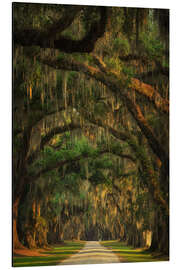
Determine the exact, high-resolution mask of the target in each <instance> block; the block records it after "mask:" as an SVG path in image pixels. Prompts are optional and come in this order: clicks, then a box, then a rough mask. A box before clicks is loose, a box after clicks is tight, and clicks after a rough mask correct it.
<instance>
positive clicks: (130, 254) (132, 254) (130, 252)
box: [101, 241, 169, 262]
mask: <svg viewBox="0 0 180 270" xmlns="http://www.w3.org/2000/svg"><path fill="white" fill-rule="evenodd" d="M101 244H102V245H103V246H105V247H107V248H109V249H111V250H112V251H113V252H114V253H115V254H116V255H117V256H118V257H119V258H120V259H121V261H122V262H157V261H168V260H169V258H168V257H165V256H160V255H159V256H158V255H157V254H152V253H150V252H148V251H147V250H144V249H135V248H133V247H131V246H127V245H126V244H125V243H122V242H119V241H102V242H101Z"/></svg>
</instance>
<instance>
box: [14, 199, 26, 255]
mask: <svg viewBox="0 0 180 270" xmlns="http://www.w3.org/2000/svg"><path fill="white" fill-rule="evenodd" d="M19 201H20V196H18V197H17V198H16V199H15V200H14V203H13V250H14V249H24V248H25V247H24V246H23V245H22V244H21V242H20V241H19V236H18V231H17V220H18V206H19Z"/></svg>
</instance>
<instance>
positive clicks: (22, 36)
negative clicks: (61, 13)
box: [13, 7, 107, 53]
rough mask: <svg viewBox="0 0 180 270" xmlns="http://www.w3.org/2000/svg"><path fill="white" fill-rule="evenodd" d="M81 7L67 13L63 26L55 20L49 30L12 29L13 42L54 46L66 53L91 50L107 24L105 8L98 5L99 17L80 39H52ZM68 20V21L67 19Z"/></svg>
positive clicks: (47, 46) (24, 44)
mask: <svg viewBox="0 0 180 270" xmlns="http://www.w3.org/2000/svg"><path fill="white" fill-rule="evenodd" d="M81 8H82V7H78V8H77V7H76V8H75V9H74V12H72V14H69V10H68V9H67V12H68V16H66V17H67V18H66V19H65V21H66V23H63V27H62V26H61V27H59V25H60V24H61V21H60V22H57V23H56V24H55V25H54V26H52V27H50V31H49V30H48V31H39V30H32V29H27V30H21V31H20V30H16V29H14V34H13V40H14V43H15V44H19V45H21V46H39V47H40V48H54V49H59V50H61V51H63V52H66V53H73V52H80V53H85V52H92V51H93V49H94V46H95V43H96V41H97V40H98V39H99V38H100V37H102V36H103V34H104V32H105V29H106V24H107V8H106V7H99V12H100V19H99V21H98V22H95V23H92V25H91V27H90V30H89V32H88V33H87V34H86V35H85V36H84V37H83V38H82V39H81V40H73V39H71V38H68V37H65V36H62V35H61V36H60V37H59V38H58V39H54V38H53V37H54V35H55V34H56V33H57V32H58V33H59V34H60V33H61V32H62V31H63V30H64V29H66V28H67V26H69V24H70V23H71V22H72V21H73V20H74V18H75V15H76V14H77V12H79V10H80V9H81ZM67 20H68V21H67ZM58 29H59V31H58ZM52 38H53V39H52Z"/></svg>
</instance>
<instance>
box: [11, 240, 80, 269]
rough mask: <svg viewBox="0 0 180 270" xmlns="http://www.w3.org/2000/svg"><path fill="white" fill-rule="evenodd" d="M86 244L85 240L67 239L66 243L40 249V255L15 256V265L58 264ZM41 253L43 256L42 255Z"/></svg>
mask: <svg viewBox="0 0 180 270" xmlns="http://www.w3.org/2000/svg"><path fill="white" fill-rule="evenodd" d="M84 244H85V242H84V241H73V242H72V241H65V242H64V244H61V245H56V246H53V247H51V248H50V249H48V250H44V251H42V250H41V251H39V254H40V256H36V257H33V256H28V255H27V256H20V257H19V256H14V257H13V266H15V267H21V266H49V265H57V264H59V263H60V262H62V261H63V260H65V259H67V258H68V257H70V256H71V255H73V254H75V253H77V252H78V251H79V250H81V249H82V248H83V246H84ZM36 251H38V250H36ZM41 254H42V255H43V256H41Z"/></svg>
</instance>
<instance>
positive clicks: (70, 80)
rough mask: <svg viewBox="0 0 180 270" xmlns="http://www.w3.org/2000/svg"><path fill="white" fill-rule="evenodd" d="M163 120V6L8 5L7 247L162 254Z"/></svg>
mask: <svg viewBox="0 0 180 270" xmlns="http://www.w3.org/2000/svg"><path fill="white" fill-rule="evenodd" d="M168 125H169V11H168V10H166V9H145V8H126V7H98V6H79V5H77V6H73V5H55V4H53V5H52V4H30V3H13V187H14V190H13V236H14V248H19V247H22V246H27V247H29V248H33V247H35V246H39V247H40V246H43V245H48V243H54V242H55V241H60V240H62V239H67V238H71V239H74V238H76V239H87V240H88V239H91V240H93V239H121V240H125V241H127V242H128V243H129V244H132V245H134V246H141V247H142V246H146V247H149V248H151V249H152V250H159V251H161V252H164V253H166V254H167V253H168V249H169V243H168V235H169V234H168V228H169V224H168V219H169V127H168ZM149 235H150V239H151V241H149V240H148V239H149Z"/></svg>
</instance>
